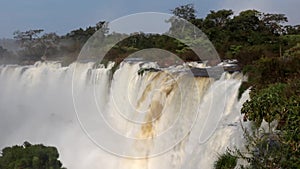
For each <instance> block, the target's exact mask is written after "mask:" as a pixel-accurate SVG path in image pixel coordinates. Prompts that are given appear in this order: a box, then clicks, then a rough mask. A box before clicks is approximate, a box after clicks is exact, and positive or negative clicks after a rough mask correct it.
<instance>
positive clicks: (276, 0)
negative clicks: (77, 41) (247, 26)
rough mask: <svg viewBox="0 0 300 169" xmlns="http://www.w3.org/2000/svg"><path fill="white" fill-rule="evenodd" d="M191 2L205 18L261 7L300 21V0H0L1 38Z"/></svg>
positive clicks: (167, 10)
mask: <svg viewBox="0 0 300 169" xmlns="http://www.w3.org/2000/svg"><path fill="white" fill-rule="evenodd" d="M188 3H193V4H194V5H195V8H196V10H197V15H198V16H199V17H205V16H206V15H207V14H208V13H209V11H210V10H219V9H232V10H234V11H235V12H236V14H238V12H240V11H243V10H246V9H257V10H259V11H261V12H268V13H284V14H286V16H287V17H288V18H289V24H292V25H297V24H300V12H299V7H300V0H284V1H283V0H181V1H179V0H148V1H145V0H144V1H142V0H110V1H104V0H0V38H12V37H13V32H14V31H16V30H20V31H25V30H29V29H44V30H45V32H55V33H57V34H59V35H63V34H66V33H68V32H70V31H71V30H74V29H78V28H80V27H82V28H86V27H88V26H91V25H95V24H96V23H97V22H99V21H109V22H110V21H113V20H115V19H117V18H119V17H122V16H126V15H130V14H134V13H138V12H162V13H170V10H171V9H174V8H175V7H177V6H180V5H185V4H188Z"/></svg>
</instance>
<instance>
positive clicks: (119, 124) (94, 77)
mask: <svg viewBox="0 0 300 169" xmlns="http://www.w3.org/2000/svg"><path fill="white" fill-rule="evenodd" d="M112 66H113V64H110V65H109V66H108V68H105V67H99V68H95V66H94V63H73V64H71V65H70V66H69V67H61V65H60V64H59V63H55V62H43V63H41V62H38V63H36V64H35V65H32V66H13V65H7V66H2V67H0V135H1V138H0V147H1V148H3V147H5V146H11V145H14V144H20V143H22V142H24V141H25V140H26V141H29V142H31V143H43V144H45V145H53V146H56V147H57V148H58V149H59V152H60V155H61V156H60V159H61V161H62V162H63V164H64V165H65V166H66V167H67V168H70V169H83V168H84V169H96V168H107V169H158V168H164V169H171V168H172V169H180V168H183V169H194V168H195V169H196V168H197V169H199V168H204V169H208V168H212V166H213V162H214V161H215V160H216V158H217V156H218V154H220V153H222V152H224V151H225V150H226V149H227V147H234V146H239V145H240V144H241V143H242V141H243V139H242V137H243V132H242V129H241V127H240V124H239V122H240V118H241V116H240V109H241V106H242V103H243V102H244V101H245V100H246V99H247V98H248V95H247V94H246V95H244V96H243V97H242V99H240V101H238V99H237V94H238V88H239V86H240V84H241V81H242V75H241V74H239V73H233V74H229V73H223V75H222V77H221V78H220V79H218V80H215V79H213V78H208V77H192V76H191V75H190V74H187V73H186V71H180V70H182V69H184V67H177V68H176V67H173V68H169V69H165V70H164V71H157V72H144V73H143V75H138V72H139V70H140V69H141V67H143V68H145V67H155V66H156V65H154V64H153V63H146V64H142V63H129V62H123V63H122V64H121V66H120V68H119V69H118V70H117V71H116V72H115V73H114V74H113V77H112V72H111V68H112ZM74 71H75V72H74ZM91 96H92V97H93V98H92V99H87V98H90V97H91ZM74 107H75V110H76V113H75V111H74ZM95 117H96V118H95ZM78 119H79V121H78ZM99 147H101V148H102V149H101V148H99ZM125 157H138V158H125Z"/></svg>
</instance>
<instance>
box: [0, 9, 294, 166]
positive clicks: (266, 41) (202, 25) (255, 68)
mask: <svg viewBox="0 0 300 169" xmlns="http://www.w3.org/2000/svg"><path fill="white" fill-rule="evenodd" d="M171 12H172V13H173V14H174V15H176V16H178V17H181V18H184V19H186V20H188V21H189V22H191V23H192V24H194V25H195V26H196V27H198V28H199V29H201V30H202V31H203V32H204V33H205V34H206V35H207V36H208V38H209V40H210V41H211V42H212V44H213V45H214V46H215V48H216V50H217V52H218V53H219V55H220V57H221V59H237V60H238V61H239V66H240V67H241V68H242V69H243V73H244V74H245V75H247V76H248V82H244V83H243V84H242V86H241V87H240V94H241V93H242V92H243V91H244V90H246V89H248V88H249V87H251V92H250V100H249V101H247V102H246V103H245V104H244V105H243V108H242V113H243V114H244V115H245V120H249V121H252V122H254V125H253V127H254V128H253V129H252V130H251V133H252V134H249V132H248V131H246V130H245V139H246V141H247V143H246V144H245V147H246V150H247V151H246V152H242V151H240V150H236V151H235V152H234V153H228V152H226V153H225V154H224V155H220V157H219V160H218V161H217V162H216V163H215V167H216V168H226V167H227V168H233V166H235V165H236V162H237V161H236V160H237V159H244V160H246V161H247V162H248V163H249V165H248V166H247V167H246V168H251V169H252V168H253V169H256V168H274V169H275V168H300V160H299V159H300V158H299V157H300V153H299V147H300V141H299V132H300V129H299V124H300V114H299V112H300V91H299V89H300V80H299V77H300V69H299V68H300V26H299V25H296V26H292V25H286V23H287V21H288V18H287V17H286V16H285V15H284V14H269V13H262V12H260V11H257V10H246V11H242V12H240V13H239V14H238V15H233V14H234V11H232V10H225V9H224V10H219V11H210V13H209V14H208V15H207V16H206V17H205V18H197V15H196V10H195V8H194V6H193V5H192V4H188V5H183V6H180V7H177V8H175V9H173V10H171ZM167 22H170V23H171V25H172V26H171V28H170V30H169V32H167V33H169V34H174V33H175V34H179V35H180V33H182V32H183V31H182V30H183V29H185V27H182V26H180V23H181V21H180V20H178V18H175V17H173V18H170V19H169V20H168V21H167ZM185 26H186V25H185ZM99 30H102V31H101V32H99V33H97V35H94V34H95V32H97V31H99ZM42 32H43V30H39V29H38V30H28V31H24V32H21V31H17V32H16V33H15V40H17V42H18V43H19V44H20V46H21V47H22V48H21V50H19V51H18V52H17V53H12V52H11V51H8V50H7V49H4V48H3V47H1V46H0V63H18V64H32V63H34V62H35V61H38V60H52V59H53V60H61V61H62V62H63V63H64V64H65V65H67V64H69V63H71V62H72V61H74V60H76V58H77V56H78V54H79V52H80V50H81V48H82V47H83V45H84V44H85V43H86V41H87V40H88V39H89V38H92V40H93V41H96V40H97V38H100V39H101V38H102V39H104V40H105V42H106V43H108V44H109V42H112V41H114V40H116V39H123V38H124V39H123V40H122V41H120V42H119V43H117V44H116V45H115V46H105V47H107V48H110V47H112V48H111V49H110V50H109V52H108V53H107V54H106V55H105V56H104V59H103V61H102V63H104V64H107V63H109V61H114V62H116V64H115V65H116V66H117V65H118V64H119V63H120V62H121V61H122V60H123V59H124V58H126V57H127V56H129V55H130V54H132V53H135V52H137V51H139V50H142V49H147V48H160V49H164V50H167V51H169V52H171V53H173V54H176V55H177V56H179V57H180V58H181V59H182V60H183V61H198V60H199V58H198V56H197V55H196V54H195V53H194V52H193V51H192V50H191V49H190V48H189V47H188V45H186V44H192V45H196V46H197V45H199V44H200V45H204V46H205V45H208V44H209V42H207V41H205V40H203V39H201V38H195V39H188V38H183V39H181V40H182V41H179V40H176V39H174V38H171V37H169V36H167V35H168V34H165V35H158V34H145V33H142V32H139V33H135V34H133V35H131V36H130V35H125V34H118V33H112V34H108V28H107V24H106V22H104V21H102V22H99V23H97V24H96V25H95V26H90V27H88V28H86V29H82V28H80V29H77V30H73V31H71V32H70V33H68V34H66V35H64V36H58V35H56V34H54V33H46V34H44V35H41V33H42ZM185 33H186V34H192V33H193V32H185ZM182 36H183V37H184V36H185V35H182ZM102 39H101V40H102ZM98 43H102V41H101V42H98ZM96 44H97V43H96ZM94 48H95V49H93V50H95V54H97V53H100V52H101V51H98V50H99V49H97V47H95V46H94ZM207 50H212V49H207ZM88 57H89V58H93V59H96V58H97V57H99V56H96V55H95V56H88ZM148 58H151V57H150V56H148ZM208 59H209V58H208ZM159 60H160V62H161V63H159V64H161V65H170V64H174V63H177V61H178V60H169V59H167V57H162V58H160V59H159ZM116 66H115V67H114V68H113V69H114V70H115V69H116ZM145 71H149V70H147V69H142V70H140V72H139V74H141V75H142V74H143V73H144V72H145ZM153 71H154V70H153ZM263 120H265V121H266V122H267V123H268V124H269V126H270V127H271V123H272V122H274V121H277V123H278V125H277V126H275V127H274V129H269V130H267V131H260V130H259V126H260V125H261V123H262V121H263ZM17 148H18V147H17ZM21 149H22V147H21ZM23 149H24V147H23ZM6 151H7V150H6ZM3 153H5V151H3ZM4 155H5V154H3V157H4ZM3 157H2V158H1V159H0V162H1V161H3ZM1 163H3V162H1ZM1 163H0V164H1ZM19 164H22V165H23V164H25V163H23V162H22V161H19V162H18V165H19ZM26 164H27V163H26ZM14 165H16V164H14ZM0 166H1V165H0ZM0 168H1V167H0ZM2 168H3V167H2Z"/></svg>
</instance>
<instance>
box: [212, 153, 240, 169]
mask: <svg viewBox="0 0 300 169" xmlns="http://www.w3.org/2000/svg"><path fill="white" fill-rule="evenodd" d="M236 164H237V157H236V156H234V155H232V154H231V153H230V152H229V151H226V153H224V154H222V155H220V156H219V157H218V160H217V161H216V162H215V164H214V168H215V169H234V167H235V166H236Z"/></svg>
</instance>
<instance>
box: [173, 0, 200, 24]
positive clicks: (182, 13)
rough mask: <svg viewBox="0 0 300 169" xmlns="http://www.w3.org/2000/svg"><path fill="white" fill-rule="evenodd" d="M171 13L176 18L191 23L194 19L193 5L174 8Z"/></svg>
mask: <svg viewBox="0 0 300 169" xmlns="http://www.w3.org/2000/svg"><path fill="white" fill-rule="evenodd" d="M171 12H172V13H173V14H174V15H175V16H178V17H179V18H183V19H185V20H188V21H191V20H193V19H195V18H196V10H195V8H194V4H187V5H182V6H179V7H176V8H175V9H172V10H171Z"/></svg>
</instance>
